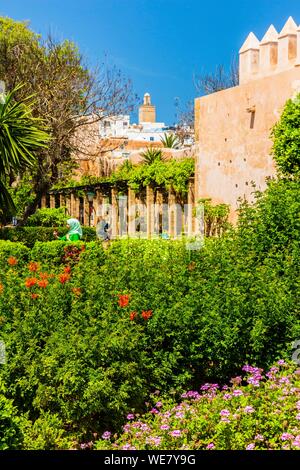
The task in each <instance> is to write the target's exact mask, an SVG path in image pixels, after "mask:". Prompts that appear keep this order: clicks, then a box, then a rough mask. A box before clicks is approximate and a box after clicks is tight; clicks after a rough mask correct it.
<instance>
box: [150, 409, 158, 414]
mask: <svg viewBox="0 0 300 470" xmlns="http://www.w3.org/2000/svg"><path fill="white" fill-rule="evenodd" d="M150 413H152V414H157V413H159V411H158V410H157V409H156V408H152V410H150Z"/></svg>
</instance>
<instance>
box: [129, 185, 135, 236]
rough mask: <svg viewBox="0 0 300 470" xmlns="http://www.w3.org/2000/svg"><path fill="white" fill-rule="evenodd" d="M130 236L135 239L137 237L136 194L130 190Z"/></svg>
mask: <svg viewBox="0 0 300 470" xmlns="http://www.w3.org/2000/svg"><path fill="white" fill-rule="evenodd" d="M127 200H128V212H127V214H128V219H127V223H128V236H129V237H134V236H135V212H136V207H135V192H134V191H133V189H131V188H128V199H127Z"/></svg>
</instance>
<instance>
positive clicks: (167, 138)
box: [160, 133, 179, 149]
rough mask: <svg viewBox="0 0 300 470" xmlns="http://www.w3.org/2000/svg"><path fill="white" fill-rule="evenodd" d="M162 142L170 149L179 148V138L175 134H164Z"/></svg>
mask: <svg viewBox="0 0 300 470" xmlns="http://www.w3.org/2000/svg"><path fill="white" fill-rule="evenodd" d="M160 141H161V143H162V144H163V146H164V147H165V148H169V149H178V148H179V138H178V137H177V135H174V134H166V133H165V134H164V136H163V137H162V138H161V139H160Z"/></svg>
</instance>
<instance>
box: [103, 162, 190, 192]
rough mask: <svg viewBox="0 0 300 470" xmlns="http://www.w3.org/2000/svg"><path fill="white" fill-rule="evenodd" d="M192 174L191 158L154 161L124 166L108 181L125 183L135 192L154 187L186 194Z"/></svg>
mask: <svg viewBox="0 0 300 470" xmlns="http://www.w3.org/2000/svg"><path fill="white" fill-rule="evenodd" d="M194 172H195V162H194V160H193V159H192V158H185V159H182V160H168V161H162V160H160V159H155V160H154V161H153V162H152V163H150V164H147V165H132V166H129V165H124V166H122V167H121V168H120V169H119V170H117V171H116V172H115V173H114V174H113V175H112V176H111V177H110V181H111V182H112V183H114V184H117V183H118V182H119V181H120V182H127V184H128V186H129V187H130V188H132V189H134V190H136V191H138V190H139V189H140V188H143V187H145V186H147V185H154V186H161V187H163V188H165V189H167V190H168V189H173V190H174V191H176V192H178V193H186V192H187V191H188V180H189V178H190V177H191V176H193V175H194Z"/></svg>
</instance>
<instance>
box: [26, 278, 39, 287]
mask: <svg viewBox="0 0 300 470" xmlns="http://www.w3.org/2000/svg"><path fill="white" fill-rule="evenodd" d="M36 283H37V278H36V277H28V278H27V279H26V281H25V286H26V287H28V289H30V287H33V286H35V284H36Z"/></svg>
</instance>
